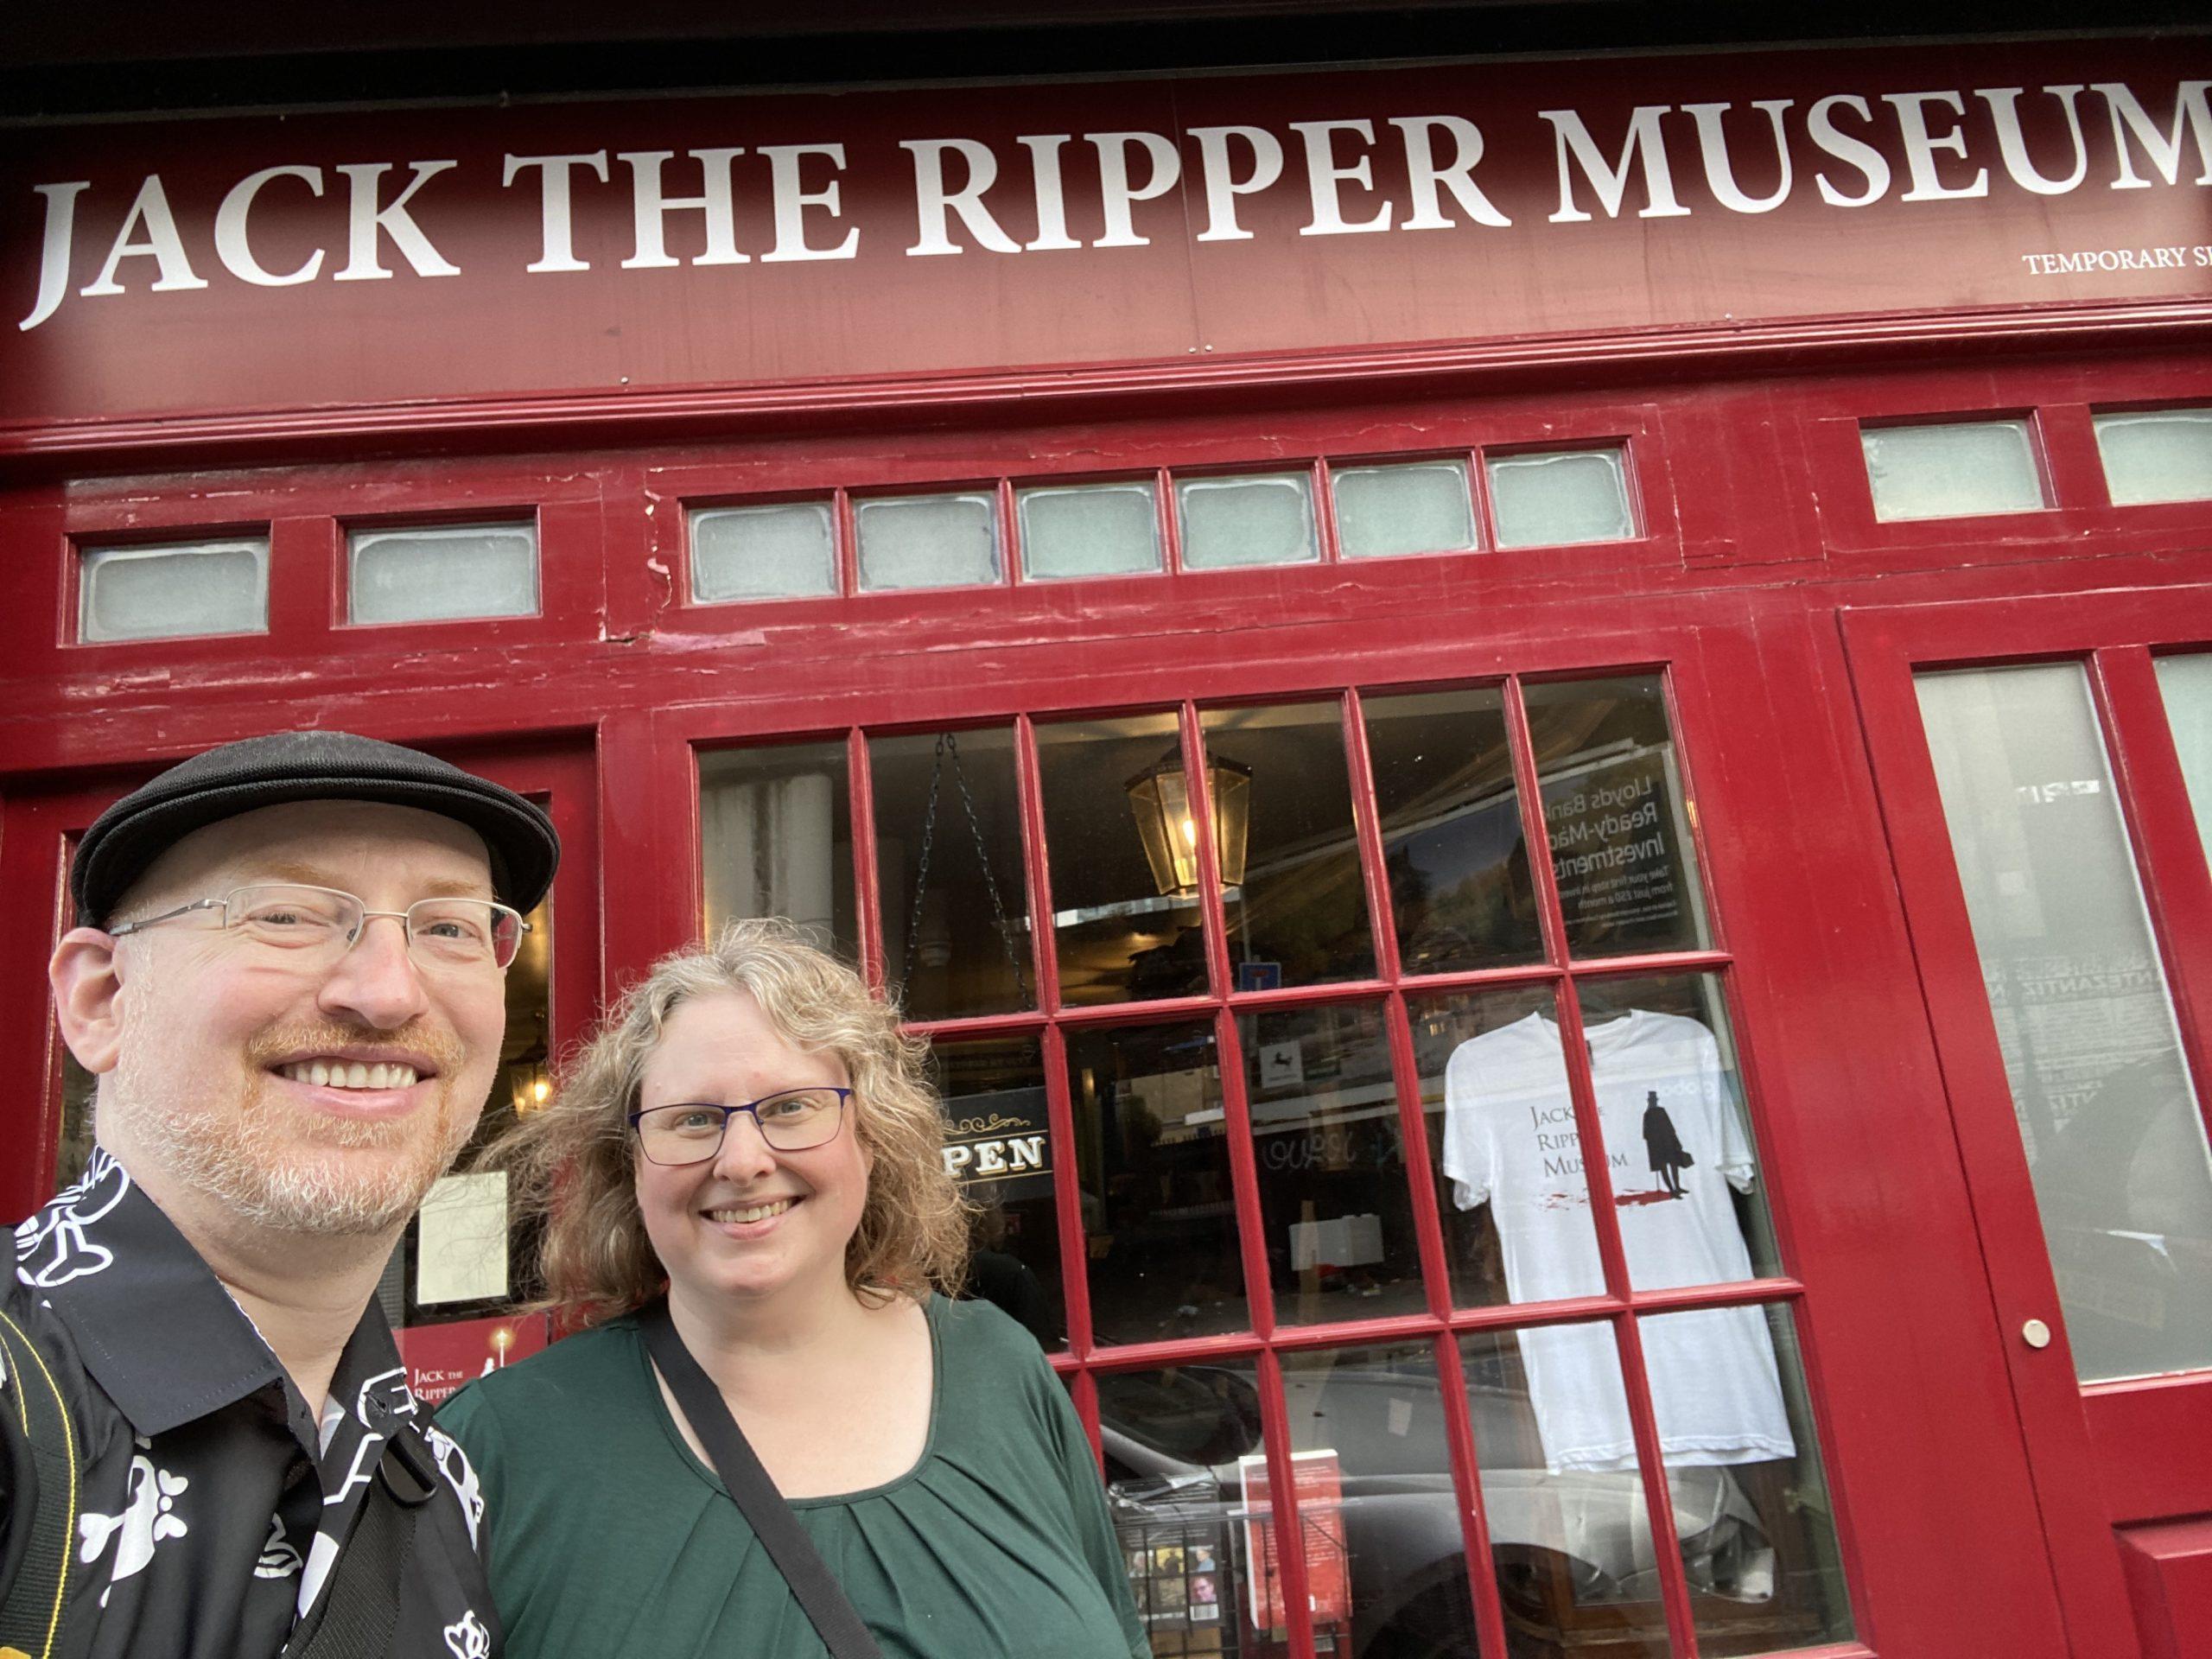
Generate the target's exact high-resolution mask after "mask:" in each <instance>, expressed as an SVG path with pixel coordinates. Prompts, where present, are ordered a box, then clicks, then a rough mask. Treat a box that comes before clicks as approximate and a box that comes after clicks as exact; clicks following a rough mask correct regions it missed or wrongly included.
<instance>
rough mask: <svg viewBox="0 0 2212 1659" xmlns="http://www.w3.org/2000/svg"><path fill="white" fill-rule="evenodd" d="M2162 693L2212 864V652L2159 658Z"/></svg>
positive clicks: (2191, 807) (2191, 805)
mask: <svg viewBox="0 0 2212 1659" xmlns="http://www.w3.org/2000/svg"><path fill="white" fill-rule="evenodd" d="M2158 690H2159V693H2160V695H2161V696H2162V697H2163V698H2164V702H2165V705H2166V723H2167V724H2168V725H2169V726H2171V728H2173V735H2174V747H2175V749H2176V750H2177V751H2178V752H2179V753H2180V755H2181V775H2182V779H2183V782H2184V783H2186V784H2187V785H2188V786H2189V804H2190V810H2192V811H2193V812H2195V814H2196V833H2197V836H2199V838H2200V839H2202V842H2204V856H2205V860H2206V861H2207V862H2212V653H2202V652H2200V653H2197V654H2196V655H2193V656H2188V657H2161V658H2158Z"/></svg>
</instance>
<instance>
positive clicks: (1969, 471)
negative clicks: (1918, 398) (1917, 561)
mask: <svg viewBox="0 0 2212 1659" xmlns="http://www.w3.org/2000/svg"><path fill="white" fill-rule="evenodd" d="M1859 447H1860V448H1862V449H1863V450H1864V451H1865V452H1866V481H1867V483H1868V485H1869V486H1872V490H1873V492H1874V517H1875V518H1878V519H1880V520H1882V521H1883V522H1884V523H1885V524H1896V523H1899V522H1902V521H1905V520H1909V519H1914V518H1967V517H1969V516H1972V515H1974V514H1977V513H1992V512H2037V510H2039V509H2041V508H2043V507H2045V506H2048V505H2050V503H2049V502H2048V501H2046V500H2045V499H2044V486H2043V469H2042V468H2041V467H2038V466H2037V464H2036V449H2035V439H2034V438H2033V437H2032V436H2031V435H2030V434H2029V432H2028V423H2026V422H2025V421H1944V422H1940V423H1936V424H1934V425H1929V426H1867V427H1861V428H1860V429H1859Z"/></svg>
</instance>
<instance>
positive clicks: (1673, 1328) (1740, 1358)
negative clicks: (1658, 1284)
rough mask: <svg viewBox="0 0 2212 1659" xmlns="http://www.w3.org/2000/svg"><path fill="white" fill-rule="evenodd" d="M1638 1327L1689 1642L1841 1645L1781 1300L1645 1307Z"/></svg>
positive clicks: (1800, 1383)
mask: <svg viewBox="0 0 2212 1659" xmlns="http://www.w3.org/2000/svg"><path fill="white" fill-rule="evenodd" d="M1642 1332H1643V1363H1644V1367H1645V1370H1647V1371H1648V1372H1649V1375H1650V1378H1651V1408H1652V1413H1653V1415H1654V1417H1655V1418H1656V1421H1657V1426H1658V1430H1659V1454H1660V1457H1661V1459H1662V1460H1663V1461H1664V1463H1665V1464H1666V1466H1667V1485H1668V1490H1669V1491H1670V1492H1671V1493H1672V1494H1673V1497H1674V1501H1675V1529H1676V1531H1677V1532H1678V1533H1679V1534H1680V1535H1681V1548H1682V1566H1683V1567H1684V1569H1685V1570H1686V1571H1687V1572H1688V1576H1689V1581H1690V1589H1691V1591H1692V1592H1693V1593H1692V1600H1691V1604H1690V1605H1691V1611H1692V1614H1693V1616H1694V1618H1695V1620H1696V1624H1697V1648H1698V1651H1699V1652H1700V1653H1701V1654H1704V1653H1711V1654H1749V1653H1772V1652H1777V1651H1781V1650H1784V1649H1790V1648H1809V1647H1821V1646H1825V1645H1826V1644H1827V1643H1837V1642H1848V1641H1850V1640H1851V1638H1852V1634H1853V1630H1852V1620H1851V1602H1850V1599H1849V1597H1848V1595H1847V1593H1846V1591H1845V1588H1844V1581H1843V1563H1842V1560H1841V1559H1840V1555H1839V1554H1838V1551H1837V1548H1836V1536H1835V1515H1834V1505H1833V1504H1832V1503H1830V1501H1829V1498H1828V1488H1827V1476H1826V1473H1825V1472H1824V1471H1823V1470H1822V1469H1821V1449H1820V1445H1819V1442H1818V1440H1816V1439H1815V1434H1814V1430H1813V1414H1812V1409H1811V1407H1810V1405H1809V1403H1808V1401H1807V1399H1806V1394H1805V1366H1804V1361H1803V1358H1802V1356H1801V1355H1800V1353H1799V1352H1798V1348H1797V1335H1796V1327H1795V1325H1793V1324H1792V1322H1791V1319H1790V1317H1789V1309H1788V1308H1787V1307H1784V1306H1778V1305H1777V1306H1764V1307H1707V1308H1698V1309H1695V1310H1694V1311H1691V1312H1688V1313H1661V1314H1655V1315H1653V1316H1651V1317H1649V1318H1648V1319H1644V1320H1643V1325H1642ZM1686 1520H1687V1521H1688V1523H1689V1524H1687V1525H1686V1524H1684V1522H1685V1521H1686Z"/></svg>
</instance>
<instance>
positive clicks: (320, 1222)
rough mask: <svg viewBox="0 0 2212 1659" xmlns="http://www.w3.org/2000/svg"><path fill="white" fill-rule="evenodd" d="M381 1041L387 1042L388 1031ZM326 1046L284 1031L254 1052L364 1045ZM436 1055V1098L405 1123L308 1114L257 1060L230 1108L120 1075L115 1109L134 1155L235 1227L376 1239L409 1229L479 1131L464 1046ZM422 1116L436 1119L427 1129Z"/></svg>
mask: <svg viewBox="0 0 2212 1659" xmlns="http://www.w3.org/2000/svg"><path fill="white" fill-rule="evenodd" d="M381 1035H382V1036H383V1037H384V1039H385V1040H387V1041H388V1040H390V1039H391V1035H392V1033H381ZM362 1039H363V1033H357V1032H346V1033H338V1032H336V1031H332V1032H331V1033H328V1039H327V1040H321V1041H318V1040H315V1038H313V1037H312V1036H309V1035H307V1034H305V1033H283V1034H282V1036H281V1040H277V1041H274V1042H272V1041H271V1040H270V1037H269V1036H268V1035H267V1034H264V1039H262V1040H261V1041H259V1042H257V1043H256V1044H255V1045H254V1046H255V1047H256V1048H257V1049H259V1048H262V1047H264V1046H269V1047H271V1048H273V1049H275V1050H276V1051H277V1052H300V1050H301V1049H302V1048H307V1049H314V1048H318V1047H323V1048H340V1047H344V1046H346V1045H347V1044H349V1043H353V1042H359V1041H360V1040H362ZM437 1047H438V1048H439V1049H440V1050H442V1051H445V1052H441V1053H440V1056H439V1058H440V1060H441V1062H442V1064H441V1065H440V1069H439V1073H438V1076H437V1077H436V1078H435V1088H436V1090H437V1096H436V1098H435V1100H434V1101H433V1102H432V1103H430V1104H429V1106H428V1107H426V1108H423V1109H418V1110H417V1111H416V1113H413V1114H410V1116H407V1117H405V1118H396V1119H395V1118H379V1119H360V1118H343V1117H334V1116H329V1115H327V1114H325V1113H321V1112H308V1111H302V1110H300V1109H297V1108H295V1107H293V1106H291V1105H290V1104H289V1103H287V1102H286V1101H285V1100H284V1098H283V1090H282V1089H281V1088H280V1087H279V1086H278V1084H277V1079H276V1078H274V1077H271V1076H270V1073H269V1072H268V1071H265V1070H264V1068H263V1065H261V1064H260V1063H259V1062H258V1061H256V1060H251V1059H250V1060H249V1064H248V1067H247V1074H246V1075H247V1083H246V1086H245V1096H244V1098H243V1099H242V1100H240V1101H238V1103H236V1104H235V1105H234V1106H232V1107H231V1108H229V1109H223V1108H220V1107H218V1108H215V1109H208V1108H206V1107H203V1106H198V1105H194V1104H193V1103H190V1102H189V1101H188V1100H186V1099H184V1098H181V1094H182V1092H183V1091H182V1090H180V1089H179V1088H178V1087H177V1086H176V1084H175V1081H174V1080H168V1084H167V1086H162V1085H161V1084H156V1085H155V1086H152V1087H150V1088H137V1089H134V1088H131V1087H130V1084H133V1083H143V1082H149V1081H150V1080H149V1079H138V1078H126V1077H121V1076H118V1079H117V1081H118V1084H120V1085H122V1087H121V1088H119V1089H118V1094H119V1095H121V1096H123V1098H122V1099H121V1100H119V1101H118V1104H120V1105H122V1106H123V1107H124V1111H125V1112H126V1113H127V1114H128V1116H129V1117H130V1120H131V1124H130V1138H131V1141H132V1143H133V1145H134V1147H137V1148H143V1153H144V1154H145V1155H147V1156H149V1157H150V1158H151V1159H152V1160H155V1161H156V1162H157V1163H158V1164H159V1165H160V1166H162V1167H163V1168H165V1169H166V1170H167V1171H168V1173H169V1174H170V1176H171V1177H172V1179H175V1180H177V1181H179V1182H181V1184H183V1185H188V1186H190V1187H193V1188H195V1189H197V1190H198V1191H200V1192H205V1193H206V1194H207V1195H208V1196H209V1197H210V1198H214V1199H216V1200H217V1201H218V1202H219V1203H220V1204H221V1205H224V1207H225V1208H226V1209H227V1210H229V1211H230V1212H231V1213H232V1215H234V1216H236V1217H238V1219H239V1220H241V1221H244V1222H247V1223H249V1224H252V1225H253V1226H255V1227H257V1228H264V1229H267V1230H271V1231H276V1232H284V1233H295V1234H304V1235H309V1236H320V1237H327V1238H341V1237H372V1236H377V1235H379V1234H384V1233H389V1232H392V1231H395V1230H397V1229H398V1228H399V1227H400V1226H402V1225H404V1224H405V1222H406V1220H407V1218H408V1217H410V1216H411V1215H413V1214H414V1213H415V1211H416V1209H417V1208H418V1207H419V1206H420V1205H421V1204H422V1202H423V1195H424V1194H425V1193H427V1192H429V1190H430V1185H431V1183H433V1182H434V1181H435V1180H436V1179H438V1177H439V1176H441V1175H442V1174H443V1173H445V1171H446V1167H447V1166H448V1165H449V1164H451V1163H452V1161H453V1160H454V1155H455V1154H457V1153H459V1152H460V1150H461V1147H463V1146H465V1145H466V1144H467V1141H468V1136H469V1134H470V1132H471V1130H473V1129H474V1127H475V1124H476V1117H477V1114H476V1113H475V1112H474V1111H471V1110H467V1109H464V1108H462V1107H461V1105H460V1104H459V1103H456V1102H455V1100H454V1093H453V1091H454V1084H455V1082H456V1073H457V1071H458V1069H459V1061H460V1053H459V1045H458V1044H454V1043H452V1042H451V1041H450V1039H448V1041H447V1042H445V1043H442V1044H440V1045H437ZM129 1069H132V1070H135V1069H136V1068H129ZM424 1112H428V1113H429V1116H430V1122H429V1125H427V1126H426V1125H425V1124H424V1122H423V1113H424Z"/></svg>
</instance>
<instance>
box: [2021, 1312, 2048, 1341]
mask: <svg viewBox="0 0 2212 1659" xmlns="http://www.w3.org/2000/svg"><path fill="white" fill-rule="evenodd" d="M2020 1340H2021V1341H2022V1342H2024V1343H2026V1344H2028V1346H2029V1347H2031V1348H2048V1347H2050V1326H2049V1325H2045V1324H2044V1322H2043V1321H2042V1320H2041V1319H2030V1320H2029V1321H2028V1322H2027V1323H2026V1324H2025V1325H2022V1326H2021V1327H2020Z"/></svg>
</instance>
